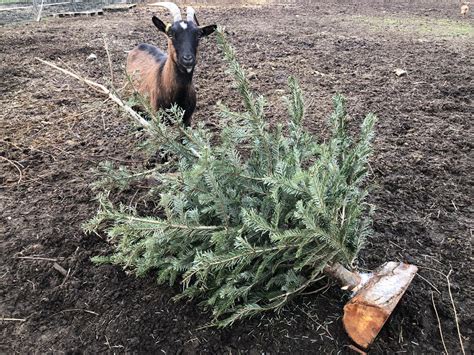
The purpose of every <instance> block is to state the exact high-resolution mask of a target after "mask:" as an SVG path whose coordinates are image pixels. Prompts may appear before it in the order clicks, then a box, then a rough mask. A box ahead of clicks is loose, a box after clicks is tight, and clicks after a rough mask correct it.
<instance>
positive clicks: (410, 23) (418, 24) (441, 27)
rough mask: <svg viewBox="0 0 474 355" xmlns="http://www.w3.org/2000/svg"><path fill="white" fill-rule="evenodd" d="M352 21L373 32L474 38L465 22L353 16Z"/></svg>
mask: <svg viewBox="0 0 474 355" xmlns="http://www.w3.org/2000/svg"><path fill="white" fill-rule="evenodd" d="M353 20H354V21H355V22H356V23H360V24H362V25H365V26H367V27H369V29H371V30H375V31H385V30H390V31H399V32H403V33H413V34H415V35H420V36H434V37H440V38H455V37H465V38H468V37H474V26H473V25H472V24H470V23H468V22H467V21H456V20H450V19H435V18H425V17H415V16H414V17H375V16H354V17H353Z"/></svg>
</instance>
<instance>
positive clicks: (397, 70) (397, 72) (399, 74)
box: [394, 68, 407, 76]
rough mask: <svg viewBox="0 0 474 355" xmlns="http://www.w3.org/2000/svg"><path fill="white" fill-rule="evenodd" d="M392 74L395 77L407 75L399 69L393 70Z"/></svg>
mask: <svg viewBox="0 0 474 355" xmlns="http://www.w3.org/2000/svg"><path fill="white" fill-rule="evenodd" d="M394 72H395V74H396V75H397V76H404V75H407V71H406V70H403V69H400V68H397V69H395V70H394Z"/></svg>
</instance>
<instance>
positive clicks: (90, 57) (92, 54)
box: [87, 53, 97, 62]
mask: <svg viewBox="0 0 474 355" xmlns="http://www.w3.org/2000/svg"><path fill="white" fill-rule="evenodd" d="M96 59H97V56H96V55H95V54H94V53H91V54H89V56H88V57H87V60H88V61H90V62H91V61H93V60H96Z"/></svg>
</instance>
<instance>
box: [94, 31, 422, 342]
mask: <svg viewBox="0 0 474 355" xmlns="http://www.w3.org/2000/svg"><path fill="white" fill-rule="evenodd" d="M218 42H219V45H220V47H221V49H222V51H223V53H224V57H225V59H226V61H227V63H228V65H229V71H230V73H231V74H232V75H233V77H234V79H235V81H236V84H237V90H238V92H239V93H240V95H241V96H242V101H243V106H244V110H243V111H242V112H234V111H232V110H230V109H229V108H228V107H227V106H225V105H222V104H221V105H219V110H220V117H221V121H220V123H221V128H220V129H219V130H218V132H217V133H212V132H211V131H210V130H208V129H206V128H205V127H204V125H203V124H202V123H200V122H197V123H196V124H195V127H194V128H192V129H191V128H185V127H184V126H183V125H182V124H181V117H182V112H181V111H180V110H179V109H178V108H177V107H174V108H173V109H171V110H169V111H167V112H158V113H154V112H150V113H149V114H150V116H151V119H150V121H149V123H148V124H147V125H146V126H145V129H146V130H147V132H148V133H149V140H148V143H149V146H151V147H155V151H156V152H159V153H157V154H160V155H161V156H162V157H163V159H162V161H163V163H162V164H159V165H157V166H156V168H154V169H153V170H149V171H137V172H129V171H127V170H126V169H123V168H121V169H118V170H114V169H113V168H112V167H111V166H110V165H104V166H103V169H102V170H103V171H102V172H103V174H104V176H103V179H102V180H101V181H99V182H98V184H97V185H98V186H100V190H101V191H100V193H99V195H98V201H99V204H100V209H99V212H98V213H97V215H96V216H95V217H94V218H93V219H92V220H90V221H89V222H88V223H86V225H85V230H86V231H88V232H93V231H94V232H95V231H105V232H106V233H107V235H108V237H109V239H110V241H111V243H113V245H114V248H115V249H114V250H115V251H114V253H113V254H112V255H108V256H101V257H96V258H95V261H96V262H99V263H113V264H118V265H122V266H123V267H125V268H127V269H132V270H134V271H136V273H137V274H138V275H143V274H145V273H149V272H152V273H155V274H156V276H157V280H158V282H159V283H169V284H174V283H177V282H179V283H181V284H182V286H183V291H182V293H181V294H179V295H178V296H176V298H177V299H180V298H185V297H186V298H193V299H197V300H200V301H201V305H203V306H204V307H205V308H206V309H208V310H210V311H211V312H212V315H213V317H212V320H211V322H212V324H214V325H217V326H221V327H224V326H230V325H231V324H232V323H234V322H235V321H239V320H242V319H244V318H246V317H251V316H254V315H255V314H257V313H260V312H264V311H270V310H278V309H280V308H281V307H283V306H285V305H286V304H287V303H288V302H289V301H291V300H292V299H294V298H295V297H297V296H298V295H300V294H302V293H303V292H307V291H312V290H313V289H314V287H315V285H317V284H318V282H319V281H320V280H322V279H323V278H326V277H327V276H329V277H332V278H335V279H337V280H339V282H340V283H341V286H342V287H343V288H344V289H347V290H348V291H351V292H353V293H354V294H355V296H354V297H353V298H352V300H351V301H350V302H349V303H348V304H347V305H346V307H345V315H344V319H343V320H344V325H345V328H346V330H347V331H348V333H349V335H350V336H351V337H352V339H353V340H354V341H355V342H356V343H357V344H359V345H360V346H363V347H367V346H368V345H369V344H370V343H371V342H372V341H373V340H374V338H375V337H376V335H377V333H378V332H379V330H380V329H381V327H382V326H383V324H384V322H385V321H386V320H387V318H388V316H389V315H390V313H391V312H392V310H393V308H394V307H395V305H396V304H397V303H398V301H399V299H400V297H401V296H402V295H403V293H404V292H405V290H406V288H407V287H408V285H409V284H410V282H411V280H412V278H413V276H414V274H415V272H416V267H414V266H409V265H405V264H400V263H387V264H385V265H384V266H383V267H381V268H380V269H379V270H376V271H374V272H373V273H371V274H361V273H358V272H357V271H356V270H355V269H354V267H353V265H355V263H356V259H357V255H358V252H359V250H360V248H361V247H362V245H363V243H364V240H365V239H366V238H367V237H368V236H369V235H370V233H371V227H370V226H371V206H370V205H369V204H368V203H367V201H366V198H367V194H368V189H367V182H366V177H367V175H368V169H367V167H368V159H369V157H370V154H371V152H372V144H371V141H372V138H373V130H374V124H375V122H376V117H375V116H374V115H372V114H369V115H367V116H366V118H365V119H364V120H363V122H362V124H361V128H360V133H359V136H358V137H357V139H355V138H353V137H351V136H350V135H349V133H348V129H347V124H346V122H347V117H346V116H347V115H346V111H345V100H344V98H343V97H342V96H341V95H336V96H335V98H334V112H333V114H332V115H331V116H330V118H329V126H330V129H331V136H330V138H329V139H327V140H326V141H325V142H319V141H318V140H317V139H316V138H315V137H314V136H313V135H312V134H310V133H309V132H307V131H306V130H305V128H304V125H303V121H304V114H305V105H304V100H303V94H302V91H301V89H300V87H299V85H298V83H297V81H296V80H295V79H294V78H290V79H289V80H288V84H289V96H288V98H287V104H288V114H287V116H288V118H287V119H286V124H285V125H283V124H277V125H276V126H274V127H271V126H270V125H269V124H268V122H267V121H266V119H265V107H266V105H267V103H266V101H265V99H264V98H263V97H262V96H256V95H255V94H254V93H253V92H252V91H251V89H250V83H249V81H248V80H247V78H246V76H245V74H244V71H243V70H242V67H241V66H240V65H239V63H238V62H237V60H236V56H235V52H234V50H233V49H232V48H231V47H230V46H229V44H228V43H227V41H226V39H225V37H224V35H223V33H222V31H219V32H218ZM170 123H171V124H170ZM139 179H147V181H150V180H153V181H154V182H155V183H154V184H153V185H154V187H153V189H152V191H151V192H150V195H149V196H150V197H149V198H150V200H151V201H152V202H154V203H156V204H157V206H159V208H158V209H157V212H156V213H153V214H152V215H141V214H140V213H139V212H138V211H136V210H135V209H134V208H132V207H130V206H127V205H124V204H120V203H113V202H112V198H110V196H111V194H112V192H111V191H113V189H114V188H115V187H117V186H120V187H122V188H123V187H125V186H127V184H129V183H130V182H131V181H134V180H139ZM114 200H116V199H114Z"/></svg>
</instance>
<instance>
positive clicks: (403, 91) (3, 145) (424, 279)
mask: <svg viewBox="0 0 474 355" xmlns="http://www.w3.org/2000/svg"><path fill="white" fill-rule="evenodd" d="M338 3H339V4H341V3H342V2H338ZM411 3H413V2H411ZM407 6H408V5H397V4H395V5H387V4H385V5H384V2H375V3H374V2H370V3H369V2H367V3H364V2H363V1H359V2H355V3H353V4H351V3H345V4H344V6H334V5H329V4H328V2H327V1H326V2H318V1H314V2H312V5H306V6H303V7H302V6H271V7H247V8H238V9H237V8H230V7H212V8H210V7H209V8H201V9H199V10H198V15H199V17H200V19H201V22H202V23H203V24H209V23H219V24H222V25H225V26H226V28H227V31H228V33H229V38H230V40H231V42H232V44H233V45H234V46H235V48H236V51H237V53H238V56H239V58H240V60H241V62H242V63H243V65H244V66H245V68H246V69H247V70H248V73H249V74H250V77H251V81H252V85H253V87H254V88H255V89H256V90H257V91H258V92H260V93H262V94H264V95H265V96H266V97H267V98H268V101H269V102H270V103H271V104H270V106H269V108H268V119H269V120H272V122H276V121H278V120H279V119H282V118H283V117H284V115H282V114H281V112H282V110H283V103H282V101H281V96H282V93H283V90H285V84H286V79H287V77H288V75H290V74H291V75H295V76H296V77H297V78H299V79H300V81H301V84H302V86H303V88H304V90H305V92H306V97H307V99H308V103H309V107H308V110H307V111H308V114H307V117H306V125H307V127H308V128H309V129H310V130H311V131H312V132H314V133H315V134H317V135H321V137H322V138H324V137H325V136H326V134H327V128H326V126H325V123H324V120H325V119H326V117H327V116H328V113H329V112H330V108H331V97H332V95H333V94H334V93H335V92H337V91H339V92H342V93H343V94H345V95H346V97H347V99H348V105H349V113H350V115H351V125H353V126H354V127H356V126H357V125H358V124H359V123H360V122H361V120H362V118H363V116H364V114H366V113H367V112H375V113H376V114H377V115H378V116H379V122H378V124H377V137H376V140H375V155H374V157H373V159H372V161H371V169H372V171H373V174H372V178H371V179H372V182H373V185H374V188H373V191H372V194H371V202H372V203H373V204H374V205H375V206H376V208H377V210H376V213H375V216H374V230H375V233H374V235H373V237H372V238H371V239H370V240H369V241H368V242H367V245H366V247H365V249H364V251H363V252H362V253H361V255H360V265H361V267H362V268H374V267H376V266H378V265H380V264H381V263H383V262H385V261H387V260H401V261H406V262H409V263H413V264H416V265H418V266H419V268H420V271H419V274H418V276H417V277H416V278H415V279H414V281H413V283H412V285H411V287H410V288H409V290H408V291H407V293H406V294H405V296H404V297H403V299H402V301H401V303H400V304H399V306H398V308H397V309H396V311H395V312H394V314H393V315H392V317H391V318H390V320H389V321H388V323H387V324H386V326H385V327H384V329H383V330H382V332H381V333H380V335H379V337H378V338H377V340H376V341H375V343H374V344H373V346H372V347H371V349H370V352H371V353H397V352H407V353H441V352H442V351H443V345H442V342H441V337H440V333H439V327H438V321H437V318H436V314H435V312H434V306H433V305H435V306H436V309H437V312H438V314H439V323H440V324H441V327H442V332H443V335H444V341H445V343H446V347H447V350H448V351H449V352H450V353H459V352H460V351H461V348H460V345H459V338H458V333H457V327H456V320H455V316H454V313H453V306H452V302H451V299H450V296H449V292H448V284H447V280H446V277H445V276H444V275H447V274H449V275H450V276H449V280H450V290H451V292H452V298H453V301H454V303H455V305H456V309H457V315H458V318H459V319H458V325H459V329H460V331H461V334H462V341H463V342H464V347H465V348H466V349H467V350H468V349H469V348H470V343H471V339H472V335H473V329H472V320H473V319H472V318H473V311H472V310H473V309H474V305H473V297H472V295H473V284H472V277H471V273H472V265H473V264H472V261H473V259H472V225H473V218H472V217H473V214H472V212H473V210H472V203H471V202H472V191H473V190H472V178H470V176H472V142H473V139H472V127H471V121H472V117H473V113H474V108H473V105H472V99H473V94H474V85H473V76H472V74H473V73H472V64H473V63H472V53H474V45H473V43H474V42H473V41H472V39H473V37H472V25H473V22H472V20H471V19H469V18H468V19H465V20H462V19H460V18H459V17H458V13H457V11H458V9H457V7H456V8H454V9H453V8H451V7H448V6H445V5H443V6H444V7H436V6H432V7H429V8H427V7H426V6H425V7H423V6H422V5H416V6H415V5H413V6H412V7H411V8H409V7H407ZM153 11H154V10H152V9H151V8H147V7H144V6H141V7H140V6H139V7H138V8H136V9H134V10H133V11H131V12H128V13H126V14H106V15H105V16H103V17H100V18H67V19H54V20H53V19H48V20H46V21H44V22H41V23H39V24H36V23H30V24H28V25H25V24H21V25H8V26H5V27H3V28H1V29H0V31H1V33H2V34H1V37H0V48H1V51H0V53H1V54H0V56H1V58H0V59H1V60H0V70H1V79H2V85H1V86H0V92H1V96H0V100H1V107H2V109H1V113H0V115H1V117H2V119H1V125H2V130H1V132H2V134H1V141H0V164H1V168H0V185H1V189H2V194H1V204H0V208H1V224H0V225H1V229H0V231H1V235H2V238H1V240H0V243H1V248H0V252H1V260H0V316H1V317H3V318H5V320H0V332H1V333H0V339H1V340H0V351H2V352H7V353H11V352H21V353H26V352H58V351H61V352H85V351H87V352H100V351H108V352H114V353H115V352H119V353H121V352H126V351H127V352H140V353H145V352H156V353H159V352H163V353H197V352H208V353H238V352H248V353H253V354H256V353H262V352H265V353H290V352H291V353H295V352H296V353H302V352H305V353H341V352H342V353H349V352H351V351H352V350H350V348H349V347H348V345H350V340H349V339H348V338H347V337H346V335H345V333H344V331H343V329H342V325H341V315H342V307H343V305H344V303H345V302H346V301H347V299H348V297H347V295H345V294H344V293H343V292H342V291H340V290H338V289H337V287H332V288H330V289H329V290H328V291H327V292H326V293H324V294H321V295H313V296H306V297H304V298H301V299H299V300H297V301H295V302H294V303H292V304H291V305H289V306H288V307H287V308H285V309H284V310H283V311H282V312H281V313H279V314H266V315H264V316H263V317H259V318H255V319H251V320H248V321H246V322H242V323H239V324H236V325H235V326H233V327H232V328H229V329H225V330H218V329H212V328H202V326H203V325H205V324H206V322H207V320H208V319H209V315H208V314H206V313H204V312H202V311H201V310H200V309H199V308H198V307H197V303H195V302H188V303H184V302H178V303H175V302H173V301H172V300H171V298H172V297H173V295H176V294H177V293H178V292H179V287H175V288H172V287H166V286H158V285H157V284H156V283H155V281H154V279H153V276H152V275H150V276H148V277H145V278H142V279H136V278H135V277H134V276H133V275H129V274H127V273H126V272H124V271H123V270H121V269H120V268H118V267H115V266H96V265H94V264H92V263H91V261H90V258H91V257H92V256H94V255H98V254H105V253H107V252H109V251H110V250H111V248H110V246H109V245H108V244H107V243H106V242H105V241H104V240H103V238H102V237H101V236H96V235H85V234H84V233H83V232H82V230H81V224H82V223H83V222H84V221H86V220H87V219H88V218H90V217H91V216H93V215H94V212H95V210H96V203H95V201H94V194H93V192H92V191H91V189H90V184H91V183H92V182H93V181H94V174H93V169H94V168H96V167H97V165H98V164H99V163H100V162H102V161H106V160H109V161H113V162H115V163H117V164H123V165H127V166H137V165H140V164H143V162H144V158H143V154H142V153H140V152H139V151H137V141H139V140H140V139H142V133H141V132H140V131H139V130H137V129H136V128H135V127H134V126H133V124H132V123H131V122H130V120H129V119H128V118H127V117H126V116H125V115H124V114H122V113H121V112H120V111H119V109H118V108H117V107H116V106H114V104H113V103H111V102H110V101H107V100H106V98H104V97H102V96H100V95H99V94H97V93H95V92H93V91H92V90H91V89H89V88H87V87H85V86H83V85H82V84H81V83H79V82H78V81H76V80H75V79H72V78H69V77H65V76H64V75H62V74H60V73H59V72H56V71H53V70H51V69H50V68H48V67H45V66H44V65H42V64H41V63H39V62H37V61H35V57H40V58H43V59H47V60H52V61H54V62H56V63H58V64H59V65H61V66H64V67H69V68H71V69H73V70H75V71H78V72H80V73H81V74H83V75H85V76H87V77H88V78H90V79H92V80H95V81H98V82H101V83H104V84H107V85H109V86H110V82H111V78H110V72H109V66H108V60H107V55H106V52H105V50H104V41H103V35H105V36H106V38H107V41H108V43H109V47H110V55H111V60H112V68H113V76H114V78H113V83H114V85H115V87H116V88H117V89H120V88H121V87H122V85H123V83H124V76H123V68H124V63H125V58H126V51H127V50H130V49H131V48H133V46H134V45H136V44H138V43H140V42H149V43H154V44H157V45H160V46H164V45H165V40H164V38H163V36H161V35H159V34H158V32H157V31H156V30H155V29H154V27H153V25H152V24H151V21H150V17H151V14H152V13H153ZM388 18H391V19H393V18H396V19H405V20H406V19H413V18H414V19H423V21H424V20H426V19H429V20H433V21H443V23H448V24H449V26H453V27H456V26H458V27H459V26H461V27H462V28H467V29H468V31H467V34H461V35H458V36H450V35H449V33H448V34H445V35H440V34H439V32H430V31H415V30H413V29H412V28H411V27H410V28H409V29H405V28H404V27H403V26H404V24H405V23H406V22H405V21H400V23H399V25H397V26H396V27H387V26H388V24H391V23H392V22H390V21H388V20H387V19H388ZM367 19H372V20H373V19H376V21H375V23H378V24H379V25H377V26H374V25H373V24H374V22H373V21H372V22H371V23H372V25H368V24H367V21H366V20H367ZM416 21H418V20H416ZM466 26H467V27H466ZM448 32H449V31H448ZM91 53H94V54H96V55H97V59H96V60H93V61H88V60H87V59H86V58H87V57H88V56H89V55H90V54H91ZM199 56H200V58H199V61H200V62H199V64H198V68H197V72H196V74H195V75H196V77H195V83H196V88H197V91H198V107H197V110H196V113H195V116H194V120H195V121H207V122H211V123H213V124H216V125H218V124H219V119H218V115H217V113H216V109H215V104H216V102H217V101H219V100H222V101H224V102H226V103H227V104H229V105H230V106H231V107H233V108H236V109H237V108H239V106H240V104H239V102H238V97H237V94H236V92H235V90H234V89H233V87H232V84H231V80H230V79H229V78H228V76H227V75H226V73H225V66H224V63H223V60H222V56H221V54H220V53H219V51H218V49H217V46H216V43H215V39H214V38H212V37H210V38H208V39H206V40H204V41H203V42H202V44H201V48H200V55H199ZM396 68H402V69H405V70H406V71H407V73H408V74H407V75H405V76H402V77H397V76H396V75H395V74H394V72H393V71H394V69H396ZM469 171H471V173H469ZM129 198H130V203H132V202H133V200H134V199H135V194H130V196H129ZM55 263H56V264H57V265H60V266H61V267H62V268H63V269H64V270H65V271H66V272H65V274H66V276H65V275H63V273H61V272H60V271H58V267H57V265H56V268H55V267H54V266H55ZM64 270H63V271H64Z"/></svg>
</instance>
